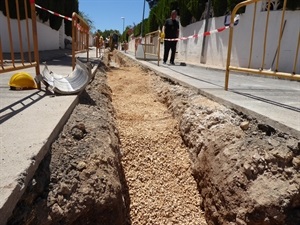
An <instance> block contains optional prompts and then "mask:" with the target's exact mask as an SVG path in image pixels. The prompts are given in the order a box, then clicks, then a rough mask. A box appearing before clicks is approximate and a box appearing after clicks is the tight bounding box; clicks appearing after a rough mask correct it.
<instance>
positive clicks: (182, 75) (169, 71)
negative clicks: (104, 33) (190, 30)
mask: <svg viewBox="0 0 300 225" xmlns="http://www.w3.org/2000/svg"><path fill="white" fill-rule="evenodd" d="M124 54H127V56H129V57H131V58H132V59H135V57H134V55H133V53H131V52H129V53H128V52H127V53H124ZM135 60H136V59H135ZM138 61H139V62H140V63H141V64H142V65H144V66H147V67H148V68H150V69H151V70H154V71H156V72H157V73H159V74H161V75H162V76H165V77H168V78H171V79H173V80H176V81H177V82H178V83H180V84H182V85H184V86H189V87H193V88H196V89H198V90H199V92H200V93H201V94H203V95H205V96H207V97H209V98H211V99H212V100H214V101H217V102H219V103H221V104H224V105H226V106H228V107H230V108H235V109H238V110H240V111H241V112H244V113H246V114H249V115H253V116H255V117H257V118H258V119H260V120H262V121H264V122H265V123H268V124H269V125H270V126H273V127H274V128H277V129H279V130H281V131H283V132H287V133H290V134H292V135H294V136H295V137H298V138H300V97H299V96H300V82H298V81H289V80H282V79H276V78H274V77H263V76H255V75H252V76H250V75H245V74H237V73H231V74H230V80H229V90H228V91H225V90H224V84H225V71H224V70H220V69H209V68H206V67H204V66H201V65H200V64H199V65H188V64H187V65H186V66H182V64H183V63H180V62H175V65H168V64H162V62H160V66H157V61H144V60H138Z"/></svg>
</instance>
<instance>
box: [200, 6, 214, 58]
mask: <svg viewBox="0 0 300 225" xmlns="http://www.w3.org/2000/svg"><path fill="white" fill-rule="evenodd" d="M207 4H208V5H207V12H206V18H205V26H204V33H205V32H207V30H208V20H209V18H210V8H211V0H208V3H207ZM205 48H206V36H204V37H203V41H202V49H201V59H200V63H204V64H205V63H206V54H205V53H204V52H205Z"/></svg>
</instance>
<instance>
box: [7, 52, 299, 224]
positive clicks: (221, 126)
mask: <svg viewBox="0 0 300 225" xmlns="http://www.w3.org/2000/svg"><path fill="white" fill-rule="evenodd" d="M110 60H112V61H113V62H114V63H115V64H117V65H119V67H117V68H111V63H110ZM110 60H109V59H108V57H105V59H104V63H101V64H100V66H99V68H98V71H97V73H96V75H95V79H94V80H93V81H92V82H91V83H90V84H89V85H88V87H87V88H86V90H85V91H84V92H83V93H81V94H80V96H79V104H78V105H77V106H76V107H75V109H74V111H73V113H72V114H71V116H70V118H69V120H68V122H67V123H66V124H65V126H64V128H63V130H62V132H61V133H60V135H59V137H58V138H57V140H56V141H55V142H54V143H53V144H52V146H51V149H49V154H48V155H47V156H46V157H45V159H44V161H43V162H42V163H41V165H40V167H39V169H38V171H37V173H36V174H35V176H34V178H33V179H32V181H31V182H30V185H29V186H28V187H27V190H26V192H25V194H24V195H23V197H22V199H21V200H20V201H19V203H18V205H17V207H16V208H15V210H14V212H13V215H12V216H11V218H10V219H9V221H8V224H43V225H49V224H111V225H112V224H114V225H115V224H131V221H130V199H129V194H128V193H129V190H128V186H127V182H126V177H125V175H124V171H123V168H122V164H121V158H122V154H121V150H120V138H119V131H118V130H117V128H116V125H115V122H116V121H115V110H114V107H113V102H112V91H111V89H110V87H109V86H108V84H107V77H106V74H107V71H108V70H110V71H111V70H122V68H123V67H126V68H130V67H139V68H140V69H141V71H142V70H143V72H145V71H148V72H147V73H148V75H145V80H146V79H150V80H152V81H153V82H149V85H150V84H151V88H149V89H151V90H153V91H154V92H155V93H156V97H157V101H160V102H162V103H164V104H165V105H166V106H167V109H168V111H169V112H170V113H171V114H172V115H173V117H174V118H175V119H176V120H177V121H178V127H175V128H174V129H179V132H180V135H181V138H182V140H183V142H184V144H185V145H186V146H187V149H188V152H189V157H190V161H191V165H192V176H193V177H194V179H195V181H196V183H197V187H198V191H199V198H201V204H200V207H201V209H202V210H203V211H204V212H205V220H206V222H207V224H209V225H217V224H232V225H233V224H237V225H246V224H247V225H283V224H285V225H299V224H300V173H299V169H300V140H299V137H295V136H292V135H290V134H288V133H284V132H282V131H280V130H277V129H275V128H273V127H271V126H269V125H268V124H266V123H265V122H264V121H261V120H260V119H259V118H255V117H253V116H251V115H246V114H243V113H241V112H239V111H237V110H234V109H229V108H226V107H225V106H223V105H220V104H218V103H216V102H213V101H211V100H209V99H207V98H206V97H204V96H202V95H200V94H199V92H198V91H197V90H194V89H191V88H187V87H183V86H181V85H179V84H177V83H175V82H173V81H172V80H170V79H167V78H163V77H161V76H159V75H158V74H155V73H154V72H153V71H150V70H147V69H146V68H143V67H142V65H140V64H138V63H137V62H136V61H134V60H132V59H130V58H129V57H128V56H126V55H124V54H122V53H119V52H117V51H116V52H114V53H113V55H112V56H111V57H110ZM119 73H120V71H119ZM124 76H128V71H126V72H124ZM120 82H123V80H120ZM124 105H126V104H124ZM295 122H296V121H295ZM145 135H146V134H145ZM145 207H147V206H145Z"/></svg>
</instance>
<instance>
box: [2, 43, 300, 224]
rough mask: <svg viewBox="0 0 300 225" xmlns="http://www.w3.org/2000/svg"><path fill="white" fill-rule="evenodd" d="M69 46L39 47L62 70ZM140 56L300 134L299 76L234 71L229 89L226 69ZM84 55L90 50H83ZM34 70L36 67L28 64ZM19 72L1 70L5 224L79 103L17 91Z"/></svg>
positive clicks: (178, 79) (163, 70)
mask: <svg viewBox="0 0 300 225" xmlns="http://www.w3.org/2000/svg"><path fill="white" fill-rule="evenodd" d="M70 54H71V52H70V50H55V51H44V52H40V59H41V60H40V61H41V67H40V68H41V71H42V69H43V65H42V62H46V63H47V65H48V67H49V69H50V70H52V71H53V72H55V73H57V74H61V75H68V74H69V73H71V71H72V69H71V56H70ZM122 54H125V55H127V56H128V57H130V58H132V59H134V60H136V61H137V62H138V63H140V64H141V65H143V66H145V67H148V68H149V69H151V70H153V71H155V72H156V73H157V74H159V75H161V76H163V77H167V78H169V79H172V80H174V81H176V82H178V83H180V84H181V85H184V86H187V87H192V88H196V89H197V90H198V91H199V93H200V94H203V95H204V96H207V97H208V98H210V99H212V100H214V101H217V102H219V103H221V104H224V105H225V106H228V107H229V108H232V109H236V110H238V111H241V112H243V113H246V114H248V115H252V116H253V117H256V118H258V119H259V120H260V121H262V122H264V123H267V124H269V125H270V126H272V127H274V128H276V129H279V130H281V131H283V132H286V133H289V134H291V135H293V136H295V137H297V138H300V97H299V96H300V82H296V81H288V80H279V79H274V78H270V77H268V78H266V77H262V76H250V75H242V74H233V73H231V75H230V81H229V90H228V91H225V90H224V80H225V72H224V70H217V69H211V68H207V67H203V66H201V65H200V64H199V65H189V64H188V62H184V63H186V66H183V65H184V63H180V62H175V63H176V65H175V66H173V65H163V64H160V66H157V62H155V61H144V60H137V59H136V58H135V56H134V55H133V54H132V53H130V52H127V53H124V52H122ZM89 55H90V61H91V62H92V64H93V65H94V67H93V71H92V72H93V73H94V72H95V71H96V68H97V65H98V64H99V59H98V58H96V51H95V48H91V50H90V53H89ZM78 57H79V58H80V59H82V60H84V58H85V57H86V54H84V53H83V54H80V55H79V56H78ZM24 71H25V72H28V73H30V74H32V75H34V74H35V72H34V68H32V69H26V70H24ZM14 73H15V72H11V73H7V74H0V144H1V148H0V225H4V224H6V221H7V219H8V218H9V216H10V215H11V213H12V210H13V208H14V207H15V205H16V204H17V202H18V200H19V199H20V197H21V196H22V194H23V193H24V191H25V189H26V187H27V185H28V183H29V182H30V180H31V179H32V177H33V175H34V173H35V171H36V169H37V167H38V165H39V164H40V162H41V161H42V159H43V158H44V156H45V154H46V153H47V151H48V150H49V147H50V145H51V143H52V142H53V141H54V140H55V138H56V137H57V136H58V134H59V133H60V131H61V130H62V128H63V125H64V124H65V123H66V121H67V119H68V117H69V116H70V114H71V112H72V110H73V109H74V107H75V106H76V104H77V103H78V98H77V95H53V94H51V93H49V92H47V91H45V88H44V87H42V89H41V90H38V89H35V90H26V91H12V90H9V87H8V81H9V79H10V77H11V76H12V75H13V74H14Z"/></svg>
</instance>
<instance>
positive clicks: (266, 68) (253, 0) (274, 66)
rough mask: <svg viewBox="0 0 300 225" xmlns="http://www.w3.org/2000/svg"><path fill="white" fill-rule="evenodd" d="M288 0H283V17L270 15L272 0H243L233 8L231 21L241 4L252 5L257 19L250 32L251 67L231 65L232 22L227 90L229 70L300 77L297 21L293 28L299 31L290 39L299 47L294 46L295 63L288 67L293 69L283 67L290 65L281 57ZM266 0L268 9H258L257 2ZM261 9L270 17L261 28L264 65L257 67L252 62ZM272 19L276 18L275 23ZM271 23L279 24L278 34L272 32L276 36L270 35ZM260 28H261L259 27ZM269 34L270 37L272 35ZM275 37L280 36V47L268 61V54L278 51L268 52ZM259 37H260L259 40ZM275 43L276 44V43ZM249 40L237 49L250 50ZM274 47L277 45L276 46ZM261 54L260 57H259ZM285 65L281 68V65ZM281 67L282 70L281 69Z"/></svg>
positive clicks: (249, 62) (249, 61)
mask: <svg viewBox="0 0 300 225" xmlns="http://www.w3.org/2000/svg"><path fill="white" fill-rule="evenodd" d="M287 1H288V0H284V2H283V7H282V10H281V18H279V19H278V17H276V16H272V17H271V16H270V14H271V12H270V7H271V0H266V1H262V0H248V1H244V2H241V3H239V4H237V5H236V6H235V8H234V9H233V11H232V14H231V23H230V24H233V23H234V18H235V15H236V13H237V11H238V10H239V9H240V8H241V7H245V6H248V5H252V6H253V9H254V12H253V21H252V24H251V23H249V24H251V25H252V28H249V31H250V33H249V36H250V35H251V40H250V44H249V55H248V66H247V67H238V66H233V65H231V61H232V58H231V52H232V44H233V35H234V26H233V25H230V33H229V42H228V53H227V64H226V76H225V90H228V84H229V73H230V72H231V71H238V72H244V73H250V74H259V75H266V76H275V77H278V78H286V79H290V80H300V74H299V73H298V74H297V73H296V71H297V67H298V71H299V66H300V60H299V53H300V51H299V48H300V29H299V24H296V26H295V29H294V30H293V32H295V35H294V36H293V38H294V39H293V40H289V42H290V43H296V45H295V47H294V48H292V49H290V53H291V54H292V57H291V58H292V62H293V66H292V67H289V68H288V70H289V71H283V69H282V68H284V67H286V65H284V64H283V63H281V59H282V58H283V57H282V54H283V52H282V51H281V46H282V43H283V38H282V37H283V33H284V29H285V24H286V19H285V11H286V3H287ZM289 1H294V0H289ZM260 2H263V3H265V4H267V7H266V12H261V10H260V9H258V10H257V8H258V7H257V4H258V3H260ZM257 12H260V13H265V14H266V20H265V25H264V26H265V30H264V31H262V30H259V32H260V33H262V32H263V33H262V35H263V36H262V37H263V38H262V39H260V40H261V41H262V42H263V48H262V54H261V55H259V59H260V60H261V66H260V68H253V66H252V61H253V59H254V57H253V48H254V44H255V43H254V30H255V27H256V25H257V21H256V14H257ZM271 19H273V21H272V23H270V22H271ZM278 20H279V23H277V21H278ZM270 24H272V26H274V24H275V25H276V24H278V25H277V26H278V31H279V32H278V35H276V36H277V37H276V36H274V35H272V37H270V36H271V35H270V34H269V33H268V28H269V26H271V25H270ZM256 30H257V29H256ZM268 35H269V38H268ZM274 38H277V46H275V47H276V51H275V56H274V59H273V61H272V62H271V61H270V62H266V55H267V54H268V55H270V54H274V53H272V52H267V50H268V49H270V48H268V47H269V46H270V45H271V44H270V41H271V39H272V40H274ZM257 41H259V40H256V42H257ZM273 46H274V45H272V47H273ZM246 48H247V46H246V43H245V46H243V49H235V51H237V52H238V51H246ZM273 51H274V48H273ZM256 58H257V57H256ZM280 68H281V69H280ZM280 70H281V71H280Z"/></svg>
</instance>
